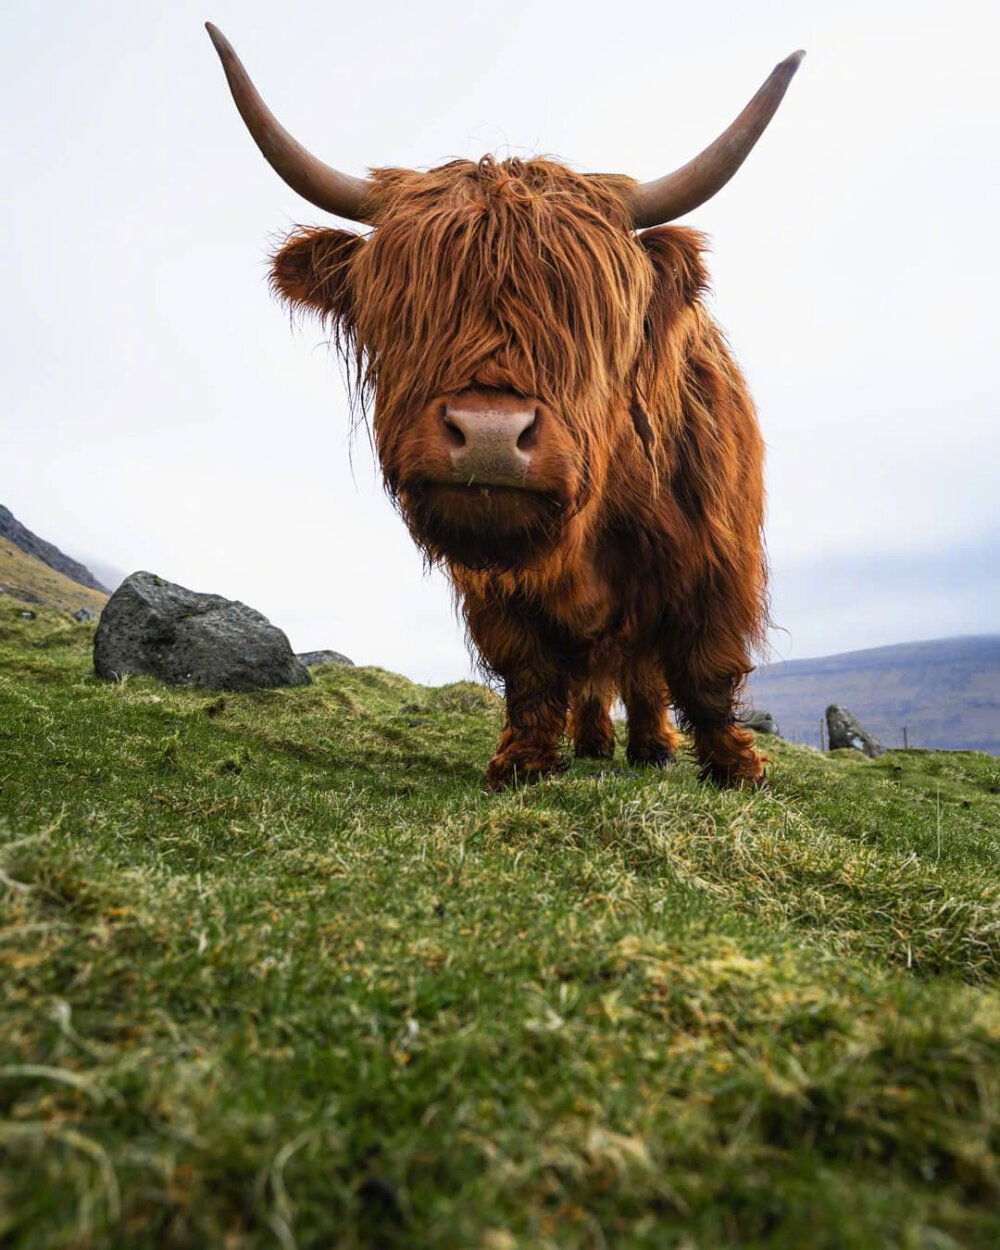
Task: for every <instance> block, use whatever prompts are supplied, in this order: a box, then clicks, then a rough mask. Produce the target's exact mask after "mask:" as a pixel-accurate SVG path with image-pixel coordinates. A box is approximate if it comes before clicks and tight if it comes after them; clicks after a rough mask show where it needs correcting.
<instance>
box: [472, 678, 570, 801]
mask: <svg viewBox="0 0 1000 1250" xmlns="http://www.w3.org/2000/svg"><path fill="white" fill-rule="evenodd" d="M505 685H506V696H507V723H506V724H505V725H504V729H503V733H502V734H501V735H500V741H499V742H498V743H497V749H496V752H495V753H494V755H493V758H492V759H491V760H490V763H489V767H488V768H487V770H486V781H487V784H488V786H489V788H490V789H491V790H502V789H503V788H504V786H508V785H520V784H521V783H522V782H530V781H537V780H538V779H539V778H540V777H545V776H547V775H548V774H549V773H552V772H557V771H560V770H562V769H563V768H565V767H566V764H565V761H564V760H563V757H562V753H561V751H560V741H561V739H562V735H563V731H564V729H565V727H566V710H567V707H568V705H569V680H568V678H567V676H566V675H565V674H564V673H559V672H557V671H555V670H548V671H543V672H539V671H534V670H532V671H528V670H523V669H522V670H517V671H515V672H513V673H509V674H506V675H505Z"/></svg>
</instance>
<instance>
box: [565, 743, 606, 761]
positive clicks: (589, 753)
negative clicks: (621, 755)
mask: <svg viewBox="0 0 1000 1250" xmlns="http://www.w3.org/2000/svg"><path fill="white" fill-rule="evenodd" d="M573 754H574V755H575V756H576V758H577V759H578V760H612V759H614V757H615V744H614V741H613V740H612V741H611V742H602V741H600V740H599V739H590V740H588V739H586V738H583V739H581V740H580V741H579V742H577V743H574V745H573Z"/></svg>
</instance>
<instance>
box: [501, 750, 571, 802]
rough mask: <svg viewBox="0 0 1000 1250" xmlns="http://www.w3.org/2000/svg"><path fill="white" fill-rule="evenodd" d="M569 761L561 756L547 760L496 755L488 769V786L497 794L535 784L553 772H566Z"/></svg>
mask: <svg viewBox="0 0 1000 1250" xmlns="http://www.w3.org/2000/svg"><path fill="white" fill-rule="evenodd" d="M567 768H569V763H568V761H567V760H564V759H563V758H562V757H561V756H557V757H556V758H555V759H545V760H505V759H504V758H503V757H502V756H496V757H495V758H494V759H492V760H490V764H489V767H488V768H487V770H486V788H487V790H490V791H492V792H493V793H494V794H497V793H498V792H499V791H501V790H507V789H514V790H516V789H517V788H518V787H519V786H533V785H534V784H535V783H536V782H537V781H542V780H544V778H546V777H550V776H551V775H552V774H553V773H561V772H565V771H566V769H567Z"/></svg>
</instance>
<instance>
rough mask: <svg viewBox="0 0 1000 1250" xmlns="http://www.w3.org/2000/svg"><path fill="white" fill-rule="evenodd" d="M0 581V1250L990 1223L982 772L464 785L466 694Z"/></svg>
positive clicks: (672, 775) (912, 766) (930, 760)
mask: <svg viewBox="0 0 1000 1250" xmlns="http://www.w3.org/2000/svg"><path fill="white" fill-rule="evenodd" d="M22 606H23V605H18V604H10V603H7V604H4V603H2V601H0V874H2V875H0V1005H2V1011H0V1244H3V1245H4V1246H5V1247H6V1246H10V1247H17V1248H18V1250H28V1248H29V1247H30V1250H37V1248H39V1247H63V1246H66V1247H70V1246H72V1247H84V1248H85V1247H104V1246H112V1245H127V1246H129V1247H161V1246H177V1247H206V1246H225V1247H228V1248H230V1250H242V1248H250V1247H254V1248H256V1247H270V1246H277V1247H283V1248H287V1247H292V1246H298V1247H303V1248H305V1247H329V1246H344V1247H361V1246H389V1247H392V1246H399V1247H413V1246H428V1247H460V1246H461V1247H465V1246H482V1247H490V1248H492V1250H504V1248H507V1247H518V1246H530V1247H545V1246H559V1247H563V1246H566V1247H577V1246H579V1247H602V1246H611V1245H615V1246H637V1247H638V1246H649V1247H663V1246H676V1247H687V1248H689V1250H690V1248H692V1247H705V1248H706V1250H708V1248H711V1250H715V1248H717V1247H737V1246H740V1247H743V1246H764V1245H766V1246H788V1247H799V1246H803V1245H809V1246H814V1247H830V1248H831V1250H833V1248H834V1247H837V1248H840V1247H859V1248H862V1247H874V1246H900V1247H934V1248H935V1250H937V1248H941V1247H951V1246H983V1247H985V1246H993V1245H996V1244H998V1243H1000V1214H998V1212H1000V1173H998V1162H997V1153H998V1136H1000V1132H998V1119H1000V1088H998V1086H1000V1067H998V1060H1000V996H998V994H997V974H998V956H1000V908H998V886H997V882H998V867H1000V863H998V861H1000V838H998V833H1000V768H998V762H997V761H996V760H995V759H992V758H990V757H987V756H982V755H975V754H970V753H950V752H948V753H945V752H942V753H937V754H931V753H927V752H916V751H910V752H902V751H891V752H889V753H888V754H887V755H886V756H885V757H884V758H883V759H882V760H879V761H874V762H869V761H866V760H859V759H856V758H848V757H844V758H833V757H829V756H825V757H824V756H820V755H819V754H817V753H815V752H811V751H809V750H807V749H805V748H799V747H794V746H790V745H788V744H783V743H780V742H778V741H776V740H768V744H767V747H768V751H769V752H770V754H771V755H772V756H773V757H774V765H773V770H772V777H771V783H770V787H769V789H768V790H767V791H765V792H762V793H756V794H749V793H740V792H724V791H718V790H715V789H713V788H710V787H705V786H702V785H700V784H699V783H698V781H697V780H696V777H695V770H694V767H693V765H692V764H690V763H687V762H685V763H682V764H680V765H679V766H677V767H676V768H673V769H670V770H668V771H665V772H662V773H661V772H657V771H652V770H648V771H647V770H640V771H635V770H631V769H629V768H627V767H626V766H625V765H624V763H623V762H622V761H623V754H622V752H621V751H619V759H618V761H617V762H616V764H615V765H612V766H610V767H608V766H603V767H602V766H600V765H597V764H586V765H583V764H574V766H573V767H572V768H571V769H570V771H568V772H567V773H566V774H564V775H562V776H561V777H559V778H557V779H555V780H553V781H550V782H547V783H545V784H543V785H540V786H536V787H531V788H529V789H526V790H520V791H517V792H513V793H508V794H505V795H501V796H499V797H493V796H488V795H486V794H484V793H483V792H482V790H481V788H480V784H481V777H482V772H483V769H484V766H485V763H486V760H487V759H488V757H489V753H490V750H491V747H492V744H493V741H494V739H495V736H496V733H497V729H498V726H499V721H500V716H501V709H500V704H499V702H498V700H497V699H496V697H495V696H493V695H491V694H490V693H489V692H488V691H484V690H482V689H481V688H480V687H477V686H474V685H472V684H470V683H458V684H456V685H452V686H447V687H444V688H442V689H439V690H430V689H427V688H425V687H421V686H417V685H414V684H413V683H411V682H408V681H407V680H406V679H404V678H402V677H398V676H395V675H393V674H390V673H385V672H382V671H380V670H377V669H348V668H342V667H337V666H330V667H329V668H326V669H323V670H320V671H319V673H318V676H317V680H316V682H315V683H314V684H313V685H312V686H310V687H305V688H300V689H295V690H276V691H268V692H263V693H260V694H254V695H232V694H216V693H212V692H205V691H183V690H171V689H167V688H165V687H163V686H160V685H158V684H157V683H155V682H154V681H153V680H151V679H148V678H139V679H129V680H128V681H125V682H120V683H109V682H104V681H100V680H98V679H97V678H95V677H94V675H93V672H92V669H91V665H90V651H89V648H90V644H91V640H92V629H91V628H90V627H88V626H86V625H76V624H74V623H72V622H69V621H68V620H67V619H66V618H65V617H61V616H60V615H59V614H58V613H56V612H53V611H49V610H46V609H41V608H40V609H38V616H37V619H36V620H34V621H25V620H23V619H22V618H21V617H20V615H19V613H18V609H19V608H20V607H22Z"/></svg>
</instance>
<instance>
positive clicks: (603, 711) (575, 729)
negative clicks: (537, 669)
mask: <svg viewBox="0 0 1000 1250" xmlns="http://www.w3.org/2000/svg"><path fill="white" fill-rule="evenodd" d="M614 695H615V687H614V682H613V681H612V680H611V678H610V677H593V678H589V679H588V680H587V681H583V682H581V683H580V684H579V685H578V686H577V687H576V688H575V690H574V691H573V700H572V703H571V704H570V713H569V725H568V732H569V736H570V737H571V738H572V739H573V753H574V754H575V755H576V757H577V758H578V759H586V760H609V759H611V758H612V756H613V755H614V753H615V727H614V725H613V724H612V723H611V713H610V709H611V700H612V699H613V698H614Z"/></svg>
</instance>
